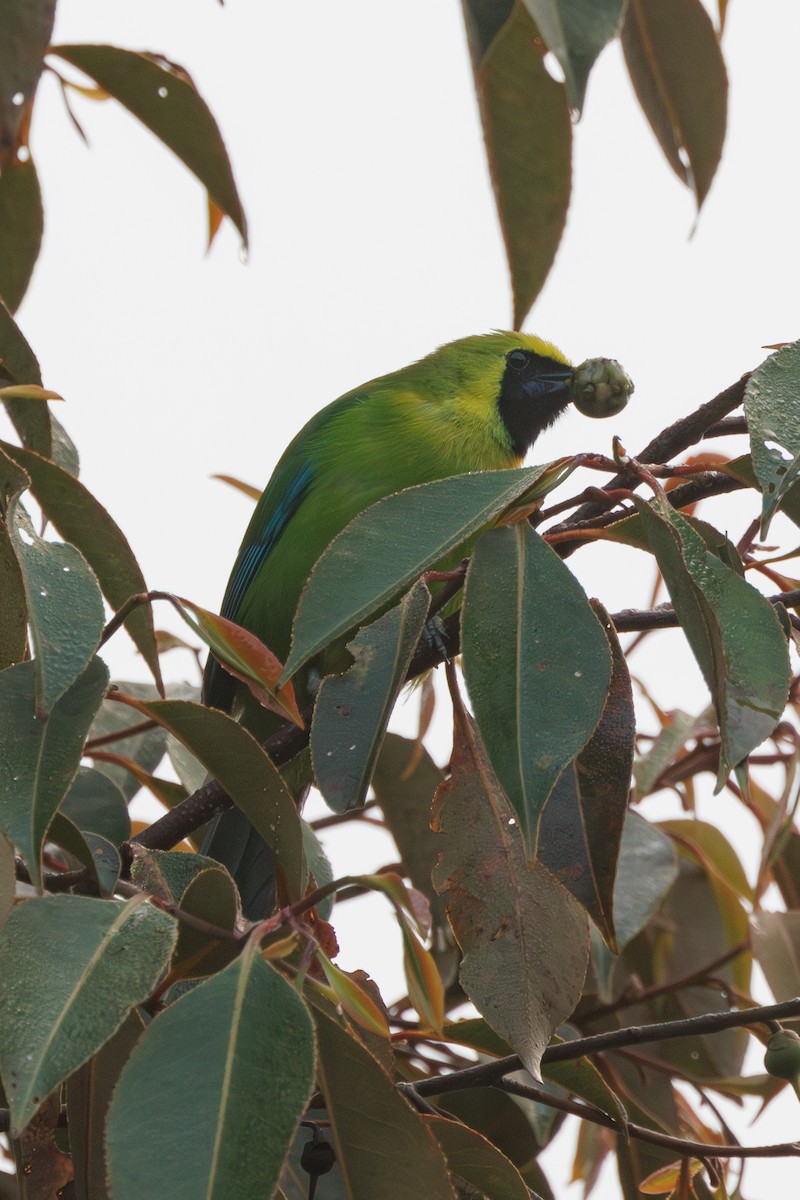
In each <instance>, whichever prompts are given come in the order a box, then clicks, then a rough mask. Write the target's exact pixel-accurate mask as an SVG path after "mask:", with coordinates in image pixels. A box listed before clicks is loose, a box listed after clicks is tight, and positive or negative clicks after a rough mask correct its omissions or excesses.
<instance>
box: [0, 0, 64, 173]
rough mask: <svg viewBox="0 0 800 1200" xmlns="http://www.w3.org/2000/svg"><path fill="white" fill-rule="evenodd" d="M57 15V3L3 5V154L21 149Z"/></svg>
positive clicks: (12, 0) (17, 0) (20, 0)
mask: <svg viewBox="0 0 800 1200" xmlns="http://www.w3.org/2000/svg"><path fill="white" fill-rule="evenodd" d="M55 11H56V4H55V0H5V2H4V3H3V4H2V5H0V80H2V88H0V153H2V152H5V151H8V150H15V149H16V148H17V146H18V145H19V141H20V132H21V127H22V123H23V117H24V118H26V119H27V117H28V115H29V114H30V108H31V104H32V102H33V97H34V93H35V92H36V85H37V84H38V82H39V76H40V75H41V73H42V66H43V61H42V60H43V57H44V52H45V50H46V49H47V46H48V43H49V41H50V34H51V33H52V31H53V18H54V16H55Z"/></svg>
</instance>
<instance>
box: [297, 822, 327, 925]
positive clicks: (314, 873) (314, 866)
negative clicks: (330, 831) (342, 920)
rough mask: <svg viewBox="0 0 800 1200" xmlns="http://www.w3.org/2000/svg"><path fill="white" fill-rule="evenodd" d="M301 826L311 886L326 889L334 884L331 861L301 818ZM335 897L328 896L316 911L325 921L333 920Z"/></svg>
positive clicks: (311, 830)
mask: <svg viewBox="0 0 800 1200" xmlns="http://www.w3.org/2000/svg"><path fill="white" fill-rule="evenodd" d="M300 825H301V828H302V830H303V854H304V856H305V860H306V866H307V867H308V873H309V875H310V876H311V880H310V883H311V886H312V887H314V888H322V887H326V886H327V884H329V883H333V879H334V875H333V867H332V866H331V862H330V859H329V858H328V856H327V854H326V853H325V847H324V846H323V845H322V842H321V841H320V840H319V838H318V837H317V835H316V832H315V831H314V830H313V829H312V828H311V826H310V825H309V824H308V822H307V821H304V820H303V818H302V817H301V818H300ZM333 903H334V896H332V895H331V896H327V897H326V898H325V899H324V900H321V901H320V903H319V904H317V906H316V909H317V912H318V913H319V915H320V916H321V917H322V919H323V921H329V920H330V919H331V912H332V911H333Z"/></svg>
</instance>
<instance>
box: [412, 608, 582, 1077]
mask: <svg viewBox="0 0 800 1200" xmlns="http://www.w3.org/2000/svg"><path fill="white" fill-rule="evenodd" d="M593 619H594V618H593ZM600 632H601V634H602V630H601V631H600ZM451 772H452V774H451V776H450V778H449V779H447V780H445V782H444V783H442V784H441V786H440V787H439V790H438V792H437V793H436V805H435V808H434V817H433V825H434V828H435V829H436V830H437V831H438V833H439V835H440V836H439V842H440V846H441V850H440V858H439V862H438V864H437V866H436V869H435V871H434V876H433V882H434V886H435V887H436V888H437V890H438V891H439V893H440V895H442V896H443V898H444V900H445V902H446V904H447V915H448V918H449V920H450V924H451V925H452V927H453V932H454V933H455V935H456V937H457V939H458V942H459V944H460V946H461V949H462V951H463V952H464V960H463V962H462V965H461V984H462V986H463V988H464V991H465V992H466V993H467V995H468V996H469V998H470V999H471V1000H472V1002H473V1004H474V1005H475V1007H476V1008H477V1009H478V1011H479V1012H481V1013H482V1014H483V1016H484V1017H486V1020H487V1021H488V1022H489V1024H490V1025H491V1026H492V1028H493V1029H494V1030H496V1032H497V1033H499V1034H500V1036H501V1037H503V1038H505V1039H506V1041H507V1042H508V1043H509V1045H511V1046H513V1048H514V1050H515V1051H516V1052H517V1054H519V1056H520V1057H521V1059H522V1061H523V1062H524V1063H525V1066H526V1067H527V1068H528V1070H529V1071H530V1072H531V1073H532V1074H534V1075H536V1076H537V1078H538V1077H539V1062H540V1059H541V1056H542V1053H543V1051H544V1049H545V1047H546V1046H547V1044H548V1042H549V1041H550V1038H551V1036H552V1034H553V1032H554V1030H555V1029H556V1028H557V1027H558V1025H559V1024H560V1023H561V1021H563V1020H564V1019H565V1018H566V1017H568V1016H569V1014H570V1013H571V1012H572V1010H573V1009H574V1007H575V1005H576V1004H577V1002H578V998H579V996H580V992H581V987H582V984H583V979H584V975H585V973H586V964H587V960H588V936H587V922H586V917H585V915H584V913H583V911H582V910H581V908H580V906H579V905H578V904H577V903H576V901H575V900H573V899H572V897H571V896H570V895H569V894H568V893H567V892H566V891H565V890H564V888H562V887H561V886H560V885H559V884H558V883H556V881H555V880H554V879H553V876H552V875H551V874H550V872H549V871H548V870H547V869H546V868H545V867H543V866H542V865H541V864H540V863H536V864H535V865H534V866H530V865H529V863H528V861H527V858H526V855H525V848H524V846H523V843H522V836H521V832H520V829H519V827H518V825H517V824H516V823H515V822H514V820H513V818H512V816H511V809H510V808H509V806H508V803H507V801H506V798H505V796H504V795H503V792H502V791H501V789H500V787H499V785H498V783H497V780H496V779H495V777H494V775H493V773H492V769H491V766H490V765H489V762H488V759H487V758H486V756H485V753H484V751H483V748H482V746H481V744H480V741H479V739H478V736H477V731H476V729H475V726H474V723H473V722H472V721H471V718H469V717H468V716H467V715H466V714H464V715H463V716H462V715H459V716H458V718H457V721H456V728H455V733H454V741H453V754H452V758H451Z"/></svg>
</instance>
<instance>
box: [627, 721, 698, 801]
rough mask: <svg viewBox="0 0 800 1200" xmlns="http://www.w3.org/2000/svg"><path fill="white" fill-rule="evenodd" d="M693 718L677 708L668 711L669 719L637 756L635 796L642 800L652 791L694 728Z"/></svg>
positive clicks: (634, 770) (634, 769)
mask: <svg viewBox="0 0 800 1200" xmlns="http://www.w3.org/2000/svg"><path fill="white" fill-rule="evenodd" d="M694 725H695V718H694V717H693V716H691V714H690V713H686V712H682V711H681V710H680V709H679V708H677V709H675V710H674V711H673V712H671V713H669V719H668V721H667V724H665V725H664V726H663V727H662V729H661V732H660V733H659V734H658V737H656V739H655V740H654V742H653V743H652V745H651V746H650V749H649V750H648V751H647V753H646V754H643V755H642V756H641V758H637V760H636V762H635V764H634V768H633V774H634V778H635V780H636V798H637V799H638V800H643V799H644V797H645V796H649V794H650V793H651V792H652V791H653V789H654V788H655V786H656V784H657V783H658V780H659V779H660V777H661V774H662V772H663V771H664V770H665V768H666V767H667V766H669V764H670V763H671V762H672V760H673V758H674V757H675V755H676V754H677V752H678V751H679V750H681V749H682V748H683V746H684V745H685V744H686V741H687V739H688V738H689V736H690V734H691V730H692V729H693V728H694Z"/></svg>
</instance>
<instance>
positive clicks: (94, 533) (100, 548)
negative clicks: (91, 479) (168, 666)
mask: <svg viewBox="0 0 800 1200" xmlns="http://www.w3.org/2000/svg"><path fill="white" fill-rule="evenodd" d="M0 447H1V448H2V449H3V450H5V451H6V453H7V454H8V455H9V457H10V458H12V459H13V460H14V462H16V463H18V465H19V466H21V467H22V468H24V470H25V471H26V472H27V473H28V475H29V477H30V480H31V491H32V492H33V495H34V496H35V497H36V499H37V501H38V502H39V504H40V506H41V509H42V512H43V513H44V515H45V516H46V517H47V519H48V520H49V521H51V522H52V523H53V525H54V526H55V527H56V529H57V530H58V532H59V533H60V534H61V536H62V537H63V538H64V539H65V540H66V541H67V542H71V543H72V545H73V546H76V547H77V548H78V550H80V552H81V554H82V555H83V557H84V558H85V559H86V561H87V562H88V564H89V566H90V567H91V568H92V570H93V571H94V573H95V575H96V576H97V581H98V583H99V584H100V587H101V588H102V591H103V595H104V596H105V598H106V599H107V600H108V603H109V604H110V605H111V607H112V608H113V609H118V608H120V607H121V605H122V604H124V602H125V601H126V600H127V599H128V598H129V597H130V596H133V595H135V594H137V593H140V592H146V591H147V584H146V583H145V581H144V576H143V575H142V572H141V570H140V568H139V564H138V563H137V561H136V558H135V557H134V554H133V551H132V550H131V548H130V546H129V544H128V540H127V538H126V537H125V535H124V533H123V532H122V530H121V529H120V528H119V526H118V525H117V523H116V522H115V521H114V519H113V518H112V517H111V516H109V514H108V513H107V512H106V510H105V509H104V508H103V506H102V504H100V503H99V501H97V500H96V499H95V498H94V496H93V495H92V494H91V492H89V491H87V489H86V488H85V487H84V486H83V484H82V483H80V482H79V481H78V480H77V479H75V478H74V477H73V476H72V475H71V474H70V473H69V472H68V471H67V470H65V469H63V468H62V467H60V466H57V465H56V464H55V463H53V462H50V461H48V460H47V459H46V458H43V457H42V456H41V455H39V454H35V453H34V452H33V451H31V450H25V449H22V448H20V447H19V446H12V445H8V444H7V443H5V442H0ZM125 628H126V629H127V630H128V632H129V633H130V635H131V637H132V638H133V640H134V642H135V643H136V645H137V646H138V648H139V650H140V651H141V652H142V656H143V658H144V660H145V662H146V663H147V665H148V667H149V668H150V670H151V671H152V672H153V676H154V678H155V680H156V682H157V683H158V684H160V682H161V670H160V667H159V661H158V649H157V646H156V640H155V633H154V630H153V613H152V609H151V607H150V605H149V604H146V605H142V606H140V607H139V608H137V609H135V610H134V611H133V612H132V613H131V614H130V616H129V617H128V619H127V620H126V622H125Z"/></svg>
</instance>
